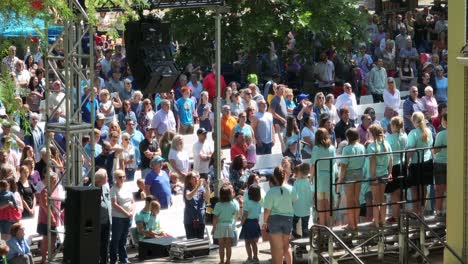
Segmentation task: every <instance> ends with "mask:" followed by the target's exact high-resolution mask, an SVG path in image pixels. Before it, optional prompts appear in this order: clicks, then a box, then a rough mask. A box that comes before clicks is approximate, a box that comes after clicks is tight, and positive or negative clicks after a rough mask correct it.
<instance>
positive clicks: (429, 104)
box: [421, 96, 439, 117]
mask: <svg viewBox="0 0 468 264" xmlns="http://www.w3.org/2000/svg"><path fill="white" fill-rule="evenodd" d="M421 101H422V103H423V105H424V108H426V110H427V112H428V113H429V115H430V116H431V117H434V116H438V115H439V111H438V110H437V106H438V105H437V101H436V99H435V98H434V96H433V97H431V98H429V97H427V96H423V97H422V98H421Z"/></svg>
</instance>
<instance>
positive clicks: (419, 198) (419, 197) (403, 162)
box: [310, 146, 464, 263]
mask: <svg viewBox="0 0 468 264" xmlns="http://www.w3.org/2000/svg"><path fill="white" fill-rule="evenodd" d="M440 148H446V146H441V147H437V149H440ZM433 149H436V148H435V147H426V148H414V149H409V150H402V151H392V152H382V153H376V154H374V153H371V154H363V155H350V156H337V157H327V158H320V159H317V160H316V161H315V163H314V165H315V168H314V172H315V175H314V187H315V194H314V198H315V199H314V200H315V201H314V205H315V211H316V212H318V213H320V212H328V213H329V214H330V216H331V219H332V217H333V213H334V212H335V211H341V210H350V209H358V208H361V206H340V208H335V207H334V201H333V200H334V190H335V189H336V187H337V186H340V185H345V184H354V183H371V182H374V181H377V179H369V178H367V179H366V178H365V177H364V179H363V180H359V181H344V182H336V183H335V182H334V174H333V173H334V170H333V166H334V162H336V160H339V159H341V158H344V157H346V158H358V157H371V156H372V157H376V156H379V155H392V157H394V156H396V155H395V154H397V155H398V154H399V160H400V163H399V166H400V172H403V171H404V170H408V169H409V166H408V163H407V161H408V158H407V156H408V155H413V154H414V155H415V156H414V157H416V159H413V160H412V161H411V164H416V170H417V173H416V176H414V175H413V176H412V177H415V183H413V184H415V185H413V187H417V188H416V190H417V192H416V196H414V197H411V199H408V191H407V189H409V188H408V187H407V186H406V184H405V183H406V182H407V176H406V175H408V174H409V173H400V174H403V175H393V179H398V181H399V184H400V186H399V187H400V190H401V192H400V200H399V201H396V202H383V203H379V204H366V205H365V207H366V208H372V207H376V206H387V205H395V204H397V205H399V206H400V212H405V215H403V213H402V214H400V215H401V217H399V220H400V221H399V239H400V241H399V244H400V245H399V248H400V250H399V254H400V262H401V263H407V261H408V258H409V255H408V254H405V252H406V253H407V252H408V245H409V246H411V247H412V248H414V250H416V251H417V252H418V253H419V254H420V255H421V257H422V258H423V259H424V260H426V261H428V262H430V260H429V258H428V257H427V254H425V253H427V252H428V250H427V249H426V248H424V247H423V246H422V247H421V248H419V247H418V246H417V245H416V243H414V242H413V241H411V240H410V239H409V233H410V232H409V227H408V225H406V227H405V226H404V224H403V221H402V220H403V219H404V217H403V216H405V217H406V219H408V218H409V217H410V216H412V215H414V216H416V217H417V220H418V221H419V222H421V226H420V229H419V232H420V233H421V232H424V229H425V228H426V229H428V231H429V232H431V234H433V235H434V237H435V238H436V239H437V241H438V242H439V243H440V244H441V245H443V246H444V247H446V248H447V249H448V250H449V251H450V252H451V253H452V254H454V256H455V257H456V258H457V259H458V260H459V261H460V263H464V262H463V261H462V259H461V258H460V257H459V256H458V255H457V254H456V252H455V251H454V250H453V249H452V248H450V247H449V246H448V245H447V243H446V242H445V241H444V240H443V238H442V237H440V236H439V235H438V234H437V233H436V232H434V231H433V230H432V229H430V228H429V225H428V224H427V223H426V222H424V219H422V218H421V217H419V216H417V215H416V214H414V213H411V214H410V213H409V212H406V211H405V210H404V205H405V204H411V203H415V202H420V203H421V205H422V206H424V203H425V202H426V201H427V200H435V199H443V198H445V197H446V196H445V195H443V196H435V197H432V198H431V197H429V198H428V197H426V196H425V195H424V193H425V192H424V190H423V187H425V185H424V184H423V181H422V173H423V171H422V170H423V163H424V158H423V157H424V153H425V152H426V151H431V152H432V150H433ZM431 157H432V153H431ZM431 159H432V158H431ZM320 161H322V164H321V165H322V168H323V161H328V168H329V170H330V171H329V173H330V174H329V197H328V198H329V204H328V208H321V209H319V208H318V199H317V198H318V184H319V181H318V177H319V174H318V171H319V170H318V169H319V166H318V164H319V162H320ZM363 173H364V172H363ZM322 175H323V174H322ZM364 176H366V175H365V174H364ZM383 179H384V180H387V177H383ZM331 221H332V220H331ZM331 221H330V224H331ZM323 227H325V226H320V225H314V226H313V227H312V228H311V234H312V233H313V232H312V231H313V230H314V228H315V229H318V228H320V229H323ZM326 230H327V232H328V233H330V234H331V236H332V237H333V238H335V239H336V240H337V241H338V244H340V246H342V247H343V249H345V251H346V253H345V256H346V255H349V256H351V257H352V259H356V258H358V257H357V256H356V254H354V252H353V250H355V249H353V250H351V249H350V248H349V247H348V246H346V245H345V244H344V243H343V241H341V240H339V237H338V235H337V234H336V233H334V232H333V230H332V229H331V228H328V227H327V229H326ZM405 230H406V232H405ZM383 232H384V231H383V230H380V232H379V235H374V236H373V237H372V238H374V237H376V236H382V237H383V236H384V234H383ZM412 232H414V230H412ZM318 234H319V236H320V232H319V233H318ZM420 237H423V235H421V236H420ZM313 238H314V237H313V236H311V241H310V243H311V245H312V239H313ZM330 239H331V238H330ZM424 239H425V238H424ZM370 240H371V239H368V240H366V242H364V243H361V244H360V245H359V246H363V245H364V244H365V243H367V242H368V241H370ZM380 242H382V241H380ZM402 242H403V243H402ZM421 243H422V244H424V241H421ZM401 244H404V245H401ZM359 246H358V247H359ZM382 247H383V242H382ZM328 251H329V258H330V259H331V260H333V259H332V256H331V254H333V245H332V244H331V242H330V243H329V249H328ZM381 251H382V252H381ZM402 253H403V254H402ZM318 255H319V256H320V257H321V258H322V259H323V258H325V257H324V256H322V255H321V254H320V253H319V252H318ZM378 255H379V259H380V258H381V257H383V248H382V249H381V250H380V249H379V251H378ZM325 261H327V260H325Z"/></svg>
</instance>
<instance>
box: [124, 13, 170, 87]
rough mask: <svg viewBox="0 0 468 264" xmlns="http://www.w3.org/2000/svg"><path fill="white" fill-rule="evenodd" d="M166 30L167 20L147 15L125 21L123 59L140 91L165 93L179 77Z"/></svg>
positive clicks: (167, 26) (167, 28)
mask: <svg viewBox="0 0 468 264" xmlns="http://www.w3.org/2000/svg"><path fill="white" fill-rule="evenodd" d="M169 29H170V25H169V24H168V23H162V22H161V21H160V20H157V19H149V18H146V19H143V20H140V21H130V22H127V23H126V24H125V34H124V35H125V45H126V51H127V53H126V58H127V62H128V65H129V66H130V69H131V70H132V73H133V77H134V78H135V84H136V88H137V89H138V90H141V91H142V92H143V93H144V94H150V93H155V92H159V93H161V92H168V91H170V89H171V88H172V86H173V85H174V83H175V82H176V81H177V78H178V77H179V71H178V70H177V67H176V66H175V63H174V60H173V51H172V49H171V44H170V35H169Z"/></svg>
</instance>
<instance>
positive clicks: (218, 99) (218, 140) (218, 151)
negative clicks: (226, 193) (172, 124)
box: [215, 8, 222, 197]
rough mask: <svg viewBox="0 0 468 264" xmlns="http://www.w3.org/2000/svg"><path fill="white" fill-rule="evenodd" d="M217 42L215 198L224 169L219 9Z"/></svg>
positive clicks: (216, 26)
mask: <svg viewBox="0 0 468 264" xmlns="http://www.w3.org/2000/svg"><path fill="white" fill-rule="evenodd" d="M215 30H216V34H215V42H216V58H215V59H216V76H215V78H216V97H215V102H216V104H215V105H216V110H215V115H216V118H215V122H216V137H215V139H216V141H215V149H216V154H217V155H216V172H217V181H216V183H215V184H216V186H215V189H216V190H215V196H216V197H218V193H219V189H221V185H222V168H221V13H220V10H219V8H218V9H216V19H215Z"/></svg>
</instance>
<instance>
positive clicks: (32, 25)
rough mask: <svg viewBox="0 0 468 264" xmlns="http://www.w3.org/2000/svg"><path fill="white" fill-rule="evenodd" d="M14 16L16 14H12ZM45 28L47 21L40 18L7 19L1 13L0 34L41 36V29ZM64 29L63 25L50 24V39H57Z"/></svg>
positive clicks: (4, 35)
mask: <svg viewBox="0 0 468 264" xmlns="http://www.w3.org/2000/svg"><path fill="white" fill-rule="evenodd" d="M12 17H14V15H12ZM44 29H45V22H44V20H42V19H40V18H34V19H33V20H28V19H26V18H13V19H7V18H5V16H3V15H1V14H0V36H3V37H21V36H33V37H38V36H41V33H42V32H41V33H40V31H43V30H44ZM62 31H63V26H57V25H50V26H49V29H48V34H49V41H53V40H55V38H56V37H57V36H59V35H60V34H61V33H62Z"/></svg>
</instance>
